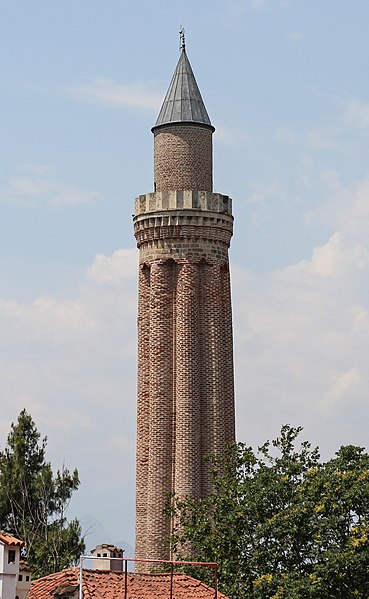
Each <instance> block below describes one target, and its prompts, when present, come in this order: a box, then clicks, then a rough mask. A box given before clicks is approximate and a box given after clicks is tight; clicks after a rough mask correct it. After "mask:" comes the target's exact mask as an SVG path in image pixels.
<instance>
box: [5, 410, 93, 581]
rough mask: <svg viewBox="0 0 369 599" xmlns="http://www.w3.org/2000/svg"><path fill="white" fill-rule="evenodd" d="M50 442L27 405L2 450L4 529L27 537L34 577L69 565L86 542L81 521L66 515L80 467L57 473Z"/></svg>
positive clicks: (21, 537) (26, 541)
mask: <svg viewBox="0 0 369 599" xmlns="http://www.w3.org/2000/svg"><path fill="white" fill-rule="evenodd" d="M46 442H47V439H46V437H44V438H43V439H40V433H39V432H38V430H37V427H36V425H35V423H34V421H33V420H32V417H31V416H30V415H29V414H27V412H26V410H22V412H21V413H20V414H19V416H18V420H17V422H16V424H14V423H13V424H12V425H11V431H10V433H9V435H8V438H7V445H6V447H5V449H4V451H1V452H0V528H3V529H4V530H6V531H7V532H10V533H13V534H14V535H16V536H17V537H19V538H20V539H22V540H24V541H25V543H26V549H25V552H26V555H25V557H27V559H28V561H29V563H30V565H31V567H32V570H33V576H35V577H38V576H44V575H46V574H49V573H51V572H55V571H58V570H60V569H62V568H65V567H68V566H69V565H70V564H71V563H72V562H74V561H75V560H76V559H77V558H78V557H79V556H80V555H81V553H83V551H84V547H85V545H84V541H83V538H82V536H81V528H80V525H79V522H78V520H77V519H74V520H72V521H71V522H67V519H66V508H67V506H68V503H69V500H70V498H71V496H72V493H73V491H75V490H77V489H78V486H79V478H78V472H77V470H74V471H73V472H69V470H67V469H66V468H64V467H63V468H62V470H58V471H57V473H56V475H54V474H53V472H52V468H51V465H50V463H49V462H46V461H45V449H46Z"/></svg>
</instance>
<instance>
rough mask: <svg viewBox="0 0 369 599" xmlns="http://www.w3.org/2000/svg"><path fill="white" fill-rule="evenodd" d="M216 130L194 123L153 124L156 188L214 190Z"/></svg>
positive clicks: (156, 189)
mask: <svg viewBox="0 0 369 599" xmlns="http://www.w3.org/2000/svg"><path fill="white" fill-rule="evenodd" d="M213 130H214V129H213V127H211V126H207V125H198V124H195V123H194V124H192V123H178V124H174V123H173V124H172V123H171V124H168V125H164V126H161V127H154V128H153V133H154V189H155V191H173V190H186V189H192V190H194V191H213V143H212V135H213Z"/></svg>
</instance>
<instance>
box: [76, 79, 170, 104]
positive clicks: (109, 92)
mask: <svg viewBox="0 0 369 599" xmlns="http://www.w3.org/2000/svg"><path fill="white" fill-rule="evenodd" d="M67 91H68V93H69V94H71V95H72V96H73V97H74V98H76V99H77V100H80V101H89V102H94V103H96V104H101V105H103V106H118V107H127V106H128V107H131V108H141V109H146V110H152V111H158V110H159V108H160V104H161V102H162V101H163V98H164V94H163V93H162V92H157V91H153V90H150V89H148V88H147V87H146V86H145V85H143V84H138V83H133V84H122V83H117V82H116V81H113V80H111V79H104V78H97V79H95V80H94V81H92V82H91V83H86V84H84V85H76V86H74V87H71V88H69V89H68V90H67Z"/></svg>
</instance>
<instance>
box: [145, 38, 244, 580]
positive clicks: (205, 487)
mask: <svg viewBox="0 0 369 599" xmlns="http://www.w3.org/2000/svg"><path fill="white" fill-rule="evenodd" d="M213 132H214V127H213V126H212V125H211V122H210V119H209V117H208V114H207V112H206V109H205V106H204V103H203V101H202V98H201V94H200V91H199V89H198V87H197V83H196V80H195V77H194V75H193V72H192V69H191V66H190V63H189V60H188V58H187V54H186V51H185V47H184V43H183V44H182V49H181V56H180V59H179V61H178V64H177V67H176V70H175V73H174V75H173V78H172V81H171V84H170V86H169V89H168V92H167V95H166V97H165V100H164V103H163V106H162V108H161V111H160V114H159V117H158V119H157V122H156V124H155V126H154V127H153V133H154V176H155V184H154V188H155V192H154V193H148V194H146V195H141V196H139V197H138V198H137V199H136V204H135V216H134V232H135V237H136V240H137V246H138V248H139V250H140V259H139V262H140V264H139V297H138V416H137V417H138V425H137V480H136V557H137V558H141V559H169V557H170V552H169V546H168V537H169V536H170V533H171V522H170V520H169V519H168V517H167V516H165V515H164V513H163V510H164V507H165V505H166V502H167V500H168V496H169V494H170V493H172V492H175V493H176V494H177V495H178V496H180V497H184V496H186V495H191V496H193V497H204V496H206V495H207V494H208V493H209V492H210V491H211V477H210V472H209V467H208V465H207V464H206V463H205V461H204V458H205V456H207V455H210V454H217V455H221V454H222V453H223V452H224V451H225V447H226V445H227V444H228V443H229V442H230V441H233V440H234V437H235V418H234V391H233V341H232V311H231V295H230V278H229V263H228V248H229V245H230V240H231V236H232V230H233V217H232V205H231V200H230V198H229V197H228V196H225V195H221V194H219V193H213V187H212V134H213ZM137 569H140V570H141V571H143V570H145V566H141V567H138V568H137Z"/></svg>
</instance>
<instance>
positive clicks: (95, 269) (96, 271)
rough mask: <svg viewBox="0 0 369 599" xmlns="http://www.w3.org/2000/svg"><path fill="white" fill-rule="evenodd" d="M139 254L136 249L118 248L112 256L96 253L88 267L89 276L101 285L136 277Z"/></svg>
mask: <svg viewBox="0 0 369 599" xmlns="http://www.w3.org/2000/svg"><path fill="white" fill-rule="evenodd" d="M137 265H138V254H137V250H136V249H130V250H123V249H122V250H117V251H116V252H114V253H113V254H112V255H111V256H105V255H103V254H96V256H95V260H94V262H93V264H92V265H91V266H90V267H89V268H88V269H87V273H86V274H87V277H88V278H89V279H91V280H92V281H94V282H95V283H97V284H99V285H106V284H112V285H116V284H119V283H122V282H123V281H124V280H125V279H127V278H128V279H132V278H135V277H136V274H137Z"/></svg>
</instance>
